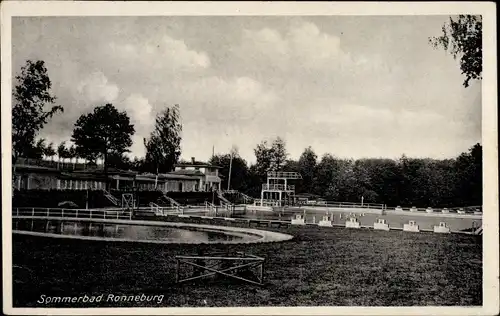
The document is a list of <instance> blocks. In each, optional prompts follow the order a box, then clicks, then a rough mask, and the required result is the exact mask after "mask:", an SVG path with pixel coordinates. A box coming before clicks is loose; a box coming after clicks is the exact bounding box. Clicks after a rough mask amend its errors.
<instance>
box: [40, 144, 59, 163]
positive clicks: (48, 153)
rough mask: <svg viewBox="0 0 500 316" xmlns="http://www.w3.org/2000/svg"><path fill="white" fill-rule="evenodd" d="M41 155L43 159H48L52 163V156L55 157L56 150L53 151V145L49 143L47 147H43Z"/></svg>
mask: <svg viewBox="0 0 500 316" xmlns="http://www.w3.org/2000/svg"><path fill="white" fill-rule="evenodd" d="M43 155H44V156H45V157H48V158H50V160H51V161H54V156H55V155H56V150H55V149H54V143H50V144H48V145H47V147H45V150H44V152H43Z"/></svg>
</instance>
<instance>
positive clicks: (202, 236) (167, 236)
mask: <svg viewBox="0 0 500 316" xmlns="http://www.w3.org/2000/svg"><path fill="white" fill-rule="evenodd" d="M18 225H20V227H18V228H17V229H20V230H27V231H35V232H44V233H51V234H62V235H73V236H94V237H107V238H117V239H131V240H161V241H166V242H220V241H246V240H252V239H256V238H258V236H254V235H247V234H242V233H232V232H227V233H226V232H222V231H212V230H204V229H203V230H200V229H197V230H194V229H189V228H185V229H184V228H175V227H167V226H141V225H123V224H121V225H118V224H108V223H107V224H102V223H86V222H79V223H75V222H64V223H61V222H58V221H49V222H47V221H46V220H45V221H35V222H34V224H33V226H31V220H29V221H26V222H24V223H19V224H18Z"/></svg>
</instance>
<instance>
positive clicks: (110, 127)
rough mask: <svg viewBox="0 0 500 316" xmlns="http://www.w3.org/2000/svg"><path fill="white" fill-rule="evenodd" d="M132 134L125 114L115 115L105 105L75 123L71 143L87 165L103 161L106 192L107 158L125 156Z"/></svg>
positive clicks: (108, 106) (107, 185) (113, 108)
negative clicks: (116, 155)
mask: <svg viewBox="0 0 500 316" xmlns="http://www.w3.org/2000/svg"><path fill="white" fill-rule="evenodd" d="M134 133H135V129H134V126H133V125H132V124H130V118H129V117H128V115H127V113H126V112H120V111H118V110H117V109H116V108H115V107H114V106H113V105H112V104H109V103H108V104H106V105H104V106H98V107H96V108H94V111H93V112H91V113H88V114H83V115H82V116H80V117H79V118H78V120H77V121H76V123H75V128H74V130H73V134H72V136H71V140H72V141H73V142H74V143H75V145H76V150H77V152H78V153H79V155H80V157H82V158H85V159H87V160H88V161H90V162H95V161H96V160H97V158H102V159H103V162H104V175H105V177H106V188H107V189H108V188H109V181H108V178H107V175H108V156H109V155H110V154H123V153H125V152H129V150H128V148H129V147H130V146H131V145H132V135H133V134H134Z"/></svg>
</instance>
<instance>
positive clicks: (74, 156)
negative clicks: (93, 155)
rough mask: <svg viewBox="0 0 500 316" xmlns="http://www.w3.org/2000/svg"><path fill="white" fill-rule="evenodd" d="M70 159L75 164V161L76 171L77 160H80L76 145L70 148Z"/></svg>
mask: <svg viewBox="0 0 500 316" xmlns="http://www.w3.org/2000/svg"><path fill="white" fill-rule="evenodd" d="M68 158H69V161H70V162H73V159H75V161H74V162H73V169H75V165H76V160H77V159H78V152H77V150H76V147H75V145H71V147H69V148H68Z"/></svg>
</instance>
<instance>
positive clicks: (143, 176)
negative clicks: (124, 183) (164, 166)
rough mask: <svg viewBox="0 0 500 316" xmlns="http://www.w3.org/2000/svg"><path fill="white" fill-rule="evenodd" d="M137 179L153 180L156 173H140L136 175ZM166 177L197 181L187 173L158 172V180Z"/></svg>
mask: <svg viewBox="0 0 500 316" xmlns="http://www.w3.org/2000/svg"><path fill="white" fill-rule="evenodd" d="M136 179H137V180H153V181H154V180H155V179H156V175H155V174H153V173H142V174H138V175H137V176H136ZM166 179H174V180H195V181H198V179H197V178H195V177H192V176H188V175H182V174H172V173H160V174H158V180H166Z"/></svg>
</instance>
